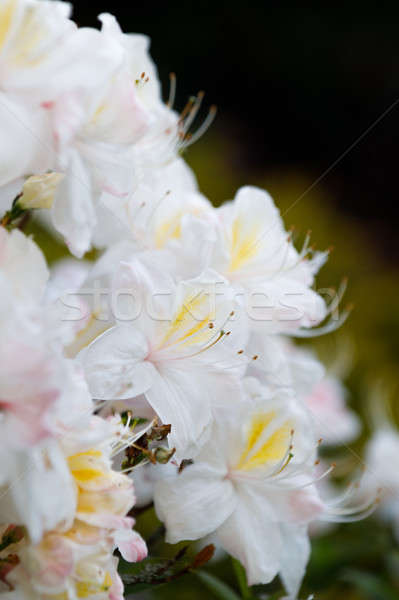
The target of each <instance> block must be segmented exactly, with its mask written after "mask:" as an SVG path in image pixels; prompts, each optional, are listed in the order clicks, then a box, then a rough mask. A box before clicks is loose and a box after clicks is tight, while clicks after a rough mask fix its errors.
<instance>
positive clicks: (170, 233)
mask: <svg viewBox="0 0 399 600" xmlns="http://www.w3.org/2000/svg"><path fill="white" fill-rule="evenodd" d="M183 214H184V213H183V211H180V212H178V213H176V214H175V215H174V216H173V217H172V218H171V219H169V220H167V221H164V222H163V223H162V224H161V225H159V226H158V227H157V229H156V231H155V245H156V247H157V248H163V246H164V245H165V244H166V242H167V241H168V240H170V239H177V240H178V239H179V238H180V236H181V219H182V217H183Z"/></svg>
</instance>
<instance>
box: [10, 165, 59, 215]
mask: <svg viewBox="0 0 399 600" xmlns="http://www.w3.org/2000/svg"><path fill="white" fill-rule="evenodd" d="M63 178H64V175H63V174H62V173H46V174H45V175H32V177H29V178H28V179H27V180H26V181H25V184H24V186H23V188H22V194H21V196H20V198H19V199H18V204H19V206H20V207H21V208H23V209H25V210H27V209H30V208H51V207H52V205H53V201H54V194H55V190H56V189H57V186H58V184H59V183H60V182H61V181H62V179H63Z"/></svg>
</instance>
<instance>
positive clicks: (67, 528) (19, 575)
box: [9, 417, 147, 600]
mask: <svg viewBox="0 0 399 600" xmlns="http://www.w3.org/2000/svg"><path fill="white" fill-rule="evenodd" d="M70 433H71V435H70V436H69V439H68V436H63V437H61V438H59V440H58V441H59V446H60V448H61V449H62V452H63V455H64V458H65V461H66V465H67V469H68V473H69V477H70V489H71V490H72V491H73V494H74V499H75V503H74V510H73V514H72V518H71V520H69V521H68V522H65V521H61V522H58V523H57V525H56V526H54V527H52V528H51V529H48V530H47V531H46V532H45V534H44V536H43V538H42V539H41V540H40V541H39V542H38V543H29V542H27V541H26V540H25V541H24V542H23V543H21V547H20V548H19V549H18V558H19V561H20V562H19V565H18V566H17V567H16V568H15V569H14V570H13V571H12V572H11V573H10V576H9V582H10V583H11V584H14V585H16V586H18V587H17V589H20V590H21V593H23V592H24V591H26V593H27V595H28V597H34V598H36V597H37V598H45V599H46V600H51V599H52V598H54V599H57V600H58V598H60V597H62V598H65V599H66V600H72V599H74V598H86V597H91V595H93V596H94V597H96V598H97V597H99V598H104V600H105V599H107V600H116V599H118V600H119V599H122V598H123V585H122V582H121V580H120V578H119V576H118V574H117V570H116V565H117V559H115V558H114V557H113V551H114V549H115V548H116V547H118V548H119V549H120V552H121V554H122V556H123V557H124V558H125V560H128V561H135V562H136V561H138V560H142V559H143V558H145V556H146V554H147V549H146V546H145V543H144V541H143V540H142V538H141V537H140V536H139V534H138V533H136V532H135V531H133V530H132V527H133V525H134V520H133V519H132V518H130V517H127V516H126V515H127V513H128V511H129V510H130V508H131V507H132V506H133V505H134V502H135V496H134V491H133V483H132V481H131V479H129V477H127V476H126V475H124V474H122V473H120V472H118V471H115V470H114V469H113V465H112V460H113V457H114V456H115V455H116V454H117V453H118V452H119V451H120V450H121V448H122V449H123V448H124V447H125V445H128V444H129V443H130V441H131V439H134V438H132V436H131V433H130V431H129V428H128V427H127V428H126V427H124V426H123V425H122V424H121V423H120V421H119V420H117V419H116V420H110V421H108V422H105V421H103V419H101V418H99V417H93V418H92V419H91V423H90V427H89V428H88V429H87V430H86V433H84V432H83V431H82V429H79V428H78V429H76V428H75V430H72V431H71V432H70ZM97 595H98V596H97Z"/></svg>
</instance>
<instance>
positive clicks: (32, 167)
mask: <svg viewBox="0 0 399 600" xmlns="http://www.w3.org/2000/svg"><path fill="white" fill-rule="evenodd" d="M0 10H1V12H0V20H1V23H2V30H1V38H0V73H1V74H0V81H1V89H2V92H1V110H0V120H1V123H2V131H3V135H4V137H3V138H2V139H3V140H4V141H3V145H2V146H1V147H0V152H1V157H2V161H1V163H2V169H1V173H0V184H1V185H5V184H7V183H9V182H12V181H15V180H17V179H19V178H22V177H24V176H26V175H30V174H32V173H35V174H36V173H40V172H44V171H46V170H49V169H52V168H54V164H55V160H56V151H57V148H56V147H55V146H54V135H55V133H57V135H58V134H59V133H60V128H61V122H62V123H63V127H64V129H65V125H66V123H71V122H72V120H73V118H74V114H73V112H71V110H70V109H69V110H68V111H65V110H63V111H62V112H60V110H58V113H57V114H58V118H57V129H54V127H53V123H52V121H51V119H50V117H49V111H50V110H53V109H54V106H55V103H57V106H59V107H60V106H61V104H60V102H61V99H62V98H64V99H65V98H66V97H72V96H73V94H76V93H78V92H79V90H80V92H81V94H80V95H81V96H82V91H92V90H93V89H94V88H96V87H98V86H99V85H101V83H102V82H103V81H104V80H106V79H107V77H109V76H110V75H111V73H112V72H113V70H114V69H115V68H117V67H118V64H119V62H120V55H119V56H118V51H117V48H116V47H115V45H114V44H113V45H110V43H109V42H107V41H106V40H103V39H101V34H100V33H99V32H98V31H95V30H93V29H88V28H86V29H85V28H82V29H78V28H77V26H76V25H75V24H74V23H73V21H71V20H70V19H69V14H70V10H71V7H70V5H69V4H67V3H65V2H44V1H41V0H32V1H29V0H9V1H7V0H5V1H4V2H2V5H1V8H0ZM100 40H101V41H100ZM99 64H101V69H98V68H96V67H97V66H98V65H99ZM83 95H84V94H83ZM62 105H63V106H64V107H65V102H62ZM75 112H76V111H75ZM10 144H13V146H11V147H10ZM3 155H4V157H3ZM3 158H4V159H3ZM21 181H22V182H23V180H21ZM21 186H22V183H21ZM10 200H12V198H10Z"/></svg>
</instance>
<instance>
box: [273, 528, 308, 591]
mask: <svg viewBox="0 0 399 600" xmlns="http://www.w3.org/2000/svg"><path fill="white" fill-rule="evenodd" d="M280 527H281V535H282V540H283V544H282V552H281V566H280V576H281V579H282V581H283V584H284V586H285V588H286V590H287V592H288V594H289V598H290V599H292V600H294V599H295V598H296V597H297V595H298V592H299V588H300V587H301V583H302V579H303V577H304V575H305V569H306V565H307V564H308V560H309V556H310V550H311V548H310V541H309V535H308V532H307V527H306V526H303V525H302V526H295V525H289V524H288V523H283V524H281V526H280Z"/></svg>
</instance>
